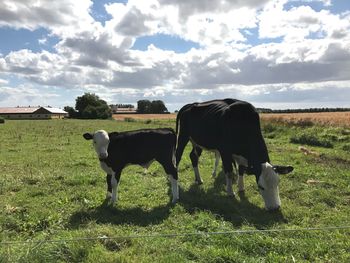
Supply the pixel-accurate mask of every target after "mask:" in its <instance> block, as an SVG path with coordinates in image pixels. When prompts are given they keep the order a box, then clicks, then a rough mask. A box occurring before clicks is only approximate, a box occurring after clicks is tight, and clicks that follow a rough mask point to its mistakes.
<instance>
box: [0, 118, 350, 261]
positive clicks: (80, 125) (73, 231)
mask: <svg viewBox="0 0 350 263" xmlns="http://www.w3.org/2000/svg"><path fill="white" fill-rule="evenodd" d="M174 125H175V123H174V121H173V120H148V119H147V120H132V121H131V120H129V121H115V120H107V121H90V120H85V121H84V120H47V121H8V120H7V121H6V123H5V124H0V173H1V176H0V208H1V209H0V240H1V243H0V262H155V261H157V262H189V261H190V262H350V230H349V229H347V230H332V231H300V232H281V233H278V232H270V233H249V234H248V233H247V234H227V235H206V234H203V235H200V236H196V235H189V236H178V237H144V238H133V237H132V236H135V235H144V236H147V235H158V234H175V233H176V234H179V233H198V232H202V233H206V232H217V231H234V230H245V229H247V230H249V229H252V230H254V229H293V228H307V227H328V226H344V225H350V220H349V218H350V186H349V185H350V130H349V129H348V128H344V127H324V126H323V127H321V126H317V125H313V124H307V125H305V123H295V124H294V125H291V124H276V123H270V122H269V123H267V122H265V123H263V131H264V137H265V138H266V142H267V145H268V148H269V151H270V157H271V159H272V162H273V163H274V164H287V165H293V166H294V167H295V170H294V171H293V172H292V173H291V174H289V175H286V176H283V177H281V180H280V196H281V201H282V210H281V211H280V212H276V213H269V212H267V211H265V210H264V209H263V201H262V198H261V197H260V195H259V193H258V191H257V186H256V183H255V179H254V178H253V177H251V176H247V177H246V192H245V195H240V196H237V197H236V198H229V197H227V196H226V193H225V187H224V181H225V180H224V176H223V174H222V173H220V174H219V176H218V177H217V178H215V179H212V178H211V170H212V166H213V162H214V155H213V154H212V153H209V152H204V154H203V157H202V158H201V159H200V171H201V173H202V178H203V180H204V184H203V185H201V186H197V185H195V184H194V175H193V172H192V168H191V165H190V160H189V157H188V155H189V151H190V147H189V146H188V147H187V148H186V151H185V153H184V157H183V159H182V162H181V164H180V171H179V178H180V179H179V181H180V201H179V203H177V204H176V205H171V204H170V197H169V185H168V182H167V179H166V177H165V173H164V171H163V170H162V168H161V167H160V166H159V165H158V164H156V163H153V164H152V166H151V167H150V168H149V171H148V173H147V174H144V170H143V168H141V167H136V166H129V167H127V168H126V169H125V170H124V172H123V174H122V177H121V184H120V187H119V201H118V204H117V206H116V207H114V208H111V207H108V206H106V204H105V202H104V197H105V175H104V174H103V172H102V170H101V169H100V168H99V164H98V161H97V159H96V157H95V153H94V151H93V149H92V147H91V144H90V142H88V141H85V140H84V139H83V137H82V134H83V133H84V132H87V131H94V130H97V129H106V130H108V131H122V130H132V129H138V128H143V127H148V128H151V127H174ZM301 145H303V147H304V148H303V149H304V150H301V148H300V146H301ZM305 149H307V151H305ZM103 236H106V237H118V238H116V239H104V240H103V239H100V240H79V239H80V238H94V237H103ZM71 239H78V240H76V241H71ZM41 240H46V242H45V241H44V242H40V243H24V244H23V243H12V244H7V243H4V242H8V241H11V242H14V241H41ZM50 240H62V241H60V242H49V241H50Z"/></svg>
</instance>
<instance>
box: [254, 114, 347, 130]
mask: <svg viewBox="0 0 350 263" xmlns="http://www.w3.org/2000/svg"><path fill="white" fill-rule="evenodd" d="M260 116H261V118H262V119H263V120H267V121H276V122H281V123H291V124H297V123H305V124H307V123H310V124H312V123H313V124H321V125H330V126H346V127H350V112H319V113H265V114H261V115H260Z"/></svg>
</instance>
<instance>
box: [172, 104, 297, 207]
mask: <svg viewBox="0 0 350 263" xmlns="http://www.w3.org/2000/svg"><path fill="white" fill-rule="evenodd" d="M176 133H177V136H178V138H177V148H176V165H177V166H178V165H179V163H180V160H181V157H182V154H183V151H184V148H185V146H186V144H187V143H188V141H191V142H192V145H193V149H192V152H191V154H190V158H191V162H192V166H193V169H194V172H195V177H196V181H197V182H198V183H201V182H202V179H201V177H200V174H199V170H198V157H199V156H200V154H201V151H202V149H208V150H211V151H215V152H216V153H217V154H216V156H221V160H222V164H223V168H224V172H225V176H226V190H227V193H228V194H229V195H231V196H233V195H234V192H233V189H232V182H233V181H236V180H237V176H236V175H235V174H234V173H233V166H232V164H233V163H237V164H238V170H239V174H240V177H239V180H238V182H239V190H243V189H244V185H243V173H244V172H245V171H246V172H248V173H252V174H254V175H255V177H256V182H257V185H258V188H259V192H260V194H261V196H262V197H263V199H264V202H265V207H266V209H268V210H274V209H278V208H279V207H280V205H281V201H280V197H279V189H278V183H279V177H278V174H286V173H289V172H291V171H292V170H293V167H291V166H273V165H271V164H270V158H269V155H268V151H267V147H266V144H265V140H264V138H263V136H262V134H261V128H260V119H259V114H258V112H257V111H256V109H255V108H254V107H253V106H252V105H251V104H250V103H248V102H245V101H240V100H235V99H224V100H213V101H208V102H203V103H192V104H187V105H185V106H184V107H182V108H181V109H180V111H179V112H178V115H177V118H176ZM217 164H218V160H217V161H216V166H217ZM214 171H216V169H214ZM213 174H214V172H213Z"/></svg>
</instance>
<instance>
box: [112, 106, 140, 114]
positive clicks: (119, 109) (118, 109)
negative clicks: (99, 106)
mask: <svg viewBox="0 0 350 263" xmlns="http://www.w3.org/2000/svg"><path fill="white" fill-rule="evenodd" d="M111 110H112V113H113V114H135V113H137V109H135V107H134V106H133V105H130V104H127V105H111Z"/></svg>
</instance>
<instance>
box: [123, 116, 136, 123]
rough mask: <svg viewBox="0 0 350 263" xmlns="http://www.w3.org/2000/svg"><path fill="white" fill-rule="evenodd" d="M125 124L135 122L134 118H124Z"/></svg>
mask: <svg viewBox="0 0 350 263" xmlns="http://www.w3.org/2000/svg"><path fill="white" fill-rule="evenodd" d="M124 121H125V122H135V121H136V120H135V119H134V118H130V117H126V118H124Z"/></svg>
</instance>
